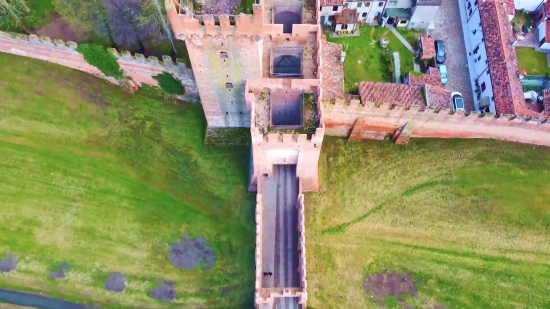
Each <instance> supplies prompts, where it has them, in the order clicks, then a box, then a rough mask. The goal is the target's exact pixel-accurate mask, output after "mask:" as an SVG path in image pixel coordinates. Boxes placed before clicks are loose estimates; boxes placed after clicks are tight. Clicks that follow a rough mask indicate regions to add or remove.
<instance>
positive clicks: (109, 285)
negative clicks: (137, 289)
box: [105, 273, 126, 293]
mask: <svg viewBox="0 0 550 309" xmlns="http://www.w3.org/2000/svg"><path fill="white" fill-rule="evenodd" d="M105 289H106V290H107V291H111V292H115V293H122V292H124V291H125V290H126V276H124V275H123V274H119V273H115V274H110V275H109V278H108V279H107V282H105Z"/></svg>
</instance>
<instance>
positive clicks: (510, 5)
mask: <svg viewBox="0 0 550 309" xmlns="http://www.w3.org/2000/svg"><path fill="white" fill-rule="evenodd" d="M503 2H504V4H505V5H506V6H505V8H506V13H507V14H508V15H516V5H515V4H514V0H503ZM501 5H502V4H501Z"/></svg>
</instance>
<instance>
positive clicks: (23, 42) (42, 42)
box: [0, 31, 199, 101]
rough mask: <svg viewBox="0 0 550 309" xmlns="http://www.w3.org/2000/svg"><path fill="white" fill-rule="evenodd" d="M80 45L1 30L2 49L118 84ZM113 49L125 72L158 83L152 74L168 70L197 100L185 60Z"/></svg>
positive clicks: (189, 97)
mask: <svg viewBox="0 0 550 309" xmlns="http://www.w3.org/2000/svg"><path fill="white" fill-rule="evenodd" d="M77 46H78V45H77V44H76V43H74V42H66V43H65V42H63V41H61V40H55V41H53V42H52V40H51V39H50V38H47V37H42V38H38V37H37V36H36V35H30V36H27V35H21V34H13V33H7V32H1V31H0V52H4V53H9V54H15V55H20V56H25V57H29V58H34V59H40V60H44V61H48V62H52V63H56V64H59V65H62V66H66V67H69V68H73V69H76V70H80V71H83V72H86V73H90V74H93V75H96V76H98V77H100V78H103V79H106V80H108V81H110V82H112V83H114V84H117V85H118V84H119V82H118V81H117V80H116V79H114V78H112V77H106V76H104V75H103V74H102V73H101V72H100V71H99V70H98V69H97V68H96V67H94V66H92V65H90V64H88V63H87V62H86V60H84V57H83V56H82V55H81V54H80V53H78V52H77V51H76V50H75V49H76V48H77ZM111 51H112V52H113V54H114V55H116V56H117V57H118V58H119V59H118V63H119V65H120V67H121V68H122V70H123V71H124V74H125V75H126V76H129V77H131V78H132V80H133V81H134V82H136V84H137V85H139V86H141V84H143V83H145V84H148V85H152V86H157V85H158V82H157V81H156V80H154V79H153V78H152V77H153V76H155V75H157V74H160V73H162V72H169V73H172V74H174V76H176V77H177V78H179V79H181V80H182V84H183V85H184V87H185V90H186V93H185V95H184V96H182V97H181V99H183V100H186V101H198V99H199V96H198V90H197V86H196V84H195V78H194V76H193V72H192V71H191V70H189V69H188V68H187V67H186V66H185V64H184V63H181V62H178V63H173V62H172V59H171V58H170V57H168V56H164V57H163V61H159V60H158V59H157V58H156V57H149V58H148V59H146V58H145V57H143V55H140V54H136V55H135V56H132V55H130V54H129V53H127V52H126V53H123V54H122V55H119V54H118V52H116V51H115V50H114V49H111Z"/></svg>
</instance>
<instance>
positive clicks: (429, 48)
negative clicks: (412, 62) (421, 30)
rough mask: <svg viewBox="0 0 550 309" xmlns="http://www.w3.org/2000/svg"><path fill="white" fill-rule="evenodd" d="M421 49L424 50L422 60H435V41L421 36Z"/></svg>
mask: <svg viewBox="0 0 550 309" xmlns="http://www.w3.org/2000/svg"><path fill="white" fill-rule="evenodd" d="M420 48H421V49H422V56H421V58H420V59H422V60H424V59H432V58H435V42H434V39H432V38H429V37H426V36H421V37H420Z"/></svg>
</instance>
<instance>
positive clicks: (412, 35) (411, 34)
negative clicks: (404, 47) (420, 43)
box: [395, 28, 424, 47]
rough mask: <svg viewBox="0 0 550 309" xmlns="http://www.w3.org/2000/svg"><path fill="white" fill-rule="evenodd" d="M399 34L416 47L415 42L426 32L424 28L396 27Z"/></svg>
mask: <svg viewBox="0 0 550 309" xmlns="http://www.w3.org/2000/svg"><path fill="white" fill-rule="evenodd" d="M395 30H397V32H399V34H401V36H402V37H403V38H404V39H405V40H406V41H407V42H409V44H411V46H412V47H414V44H415V43H416V41H417V40H418V38H419V37H420V36H421V35H422V34H424V30H414V29H411V30H407V29H403V28H395Z"/></svg>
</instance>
